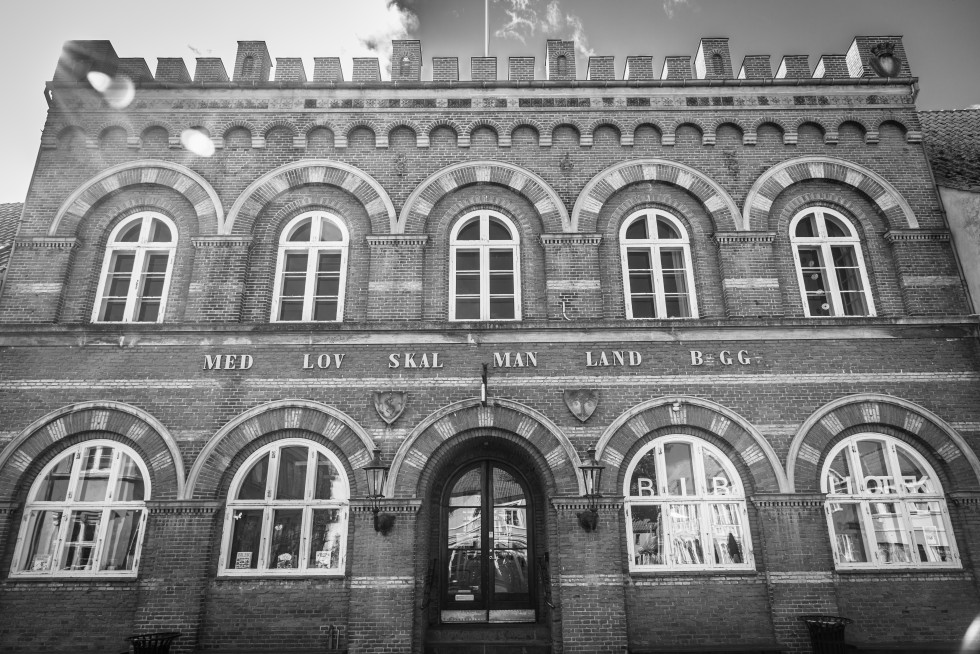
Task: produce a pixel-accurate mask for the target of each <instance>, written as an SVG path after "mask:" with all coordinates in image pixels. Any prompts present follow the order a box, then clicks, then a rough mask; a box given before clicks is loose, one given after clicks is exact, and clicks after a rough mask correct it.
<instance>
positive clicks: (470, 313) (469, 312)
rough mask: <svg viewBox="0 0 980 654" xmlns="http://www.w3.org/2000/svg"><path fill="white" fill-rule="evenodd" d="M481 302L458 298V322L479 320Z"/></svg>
mask: <svg viewBox="0 0 980 654" xmlns="http://www.w3.org/2000/svg"><path fill="white" fill-rule="evenodd" d="M479 319H480V300H473V299H464V298H458V299H457V300H456V320H479Z"/></svg>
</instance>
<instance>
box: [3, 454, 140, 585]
mask: <svg viewBox="0 0 980 654" xmlns="http://www.w3.org/2000/svg"><path fill="white" fill-rule="evenodd" d="M149 497H150V477H149V475H148V474H147V469H146V465H145V464H144V463H143V461H142V460H141V459H140V458H139V456H137V454H136V453H135V452H134V451H133V450H132V449H130V448H128V447H126V446H125V445H122V444H120V443H117V442H115V441H110V440H94V441H86V442H84V443H81V444H79V445H76V446H74V447H73V448H71V449H70V450H67V451H65V452H62V453H61V454H60V455H59V456H57V457H56V458H55V459H54V460H53V461H51V462H50V463H48V465H47V466H45V467H44V469H43V470H42V471H41V474H40V475H38V478H37V480H36V481H35V482H34V485H33V486H32V487H31V491H30V494H29V495H28V496H27V505H26V506H25V507H24V518H23V520H22V521H21V526H20V535H19V537H18V538H17V546H16V549H15V551H14V562H13V566H12V567H11V570H10V573H11V575H12V576H24V577H34V576H38V577H72V576H83V577H88V576H92V575H97V576H100V577H101V576H105V577H135V576H136V571H137V568H138V567H139V557H140V549H141V547H142V542H143V533H144V531H145V528H146V500H147V499H149Z"/></svg>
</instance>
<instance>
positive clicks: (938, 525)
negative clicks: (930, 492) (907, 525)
mask: <svg viewBox="0 0 980 654" xmlns="http://www.w3.org/2000/svg"><path fill="white" fill-rule="evenodd" d="M906 507H907V508H908V512H909V521H910V522H911V526H912V544H913V546H914V547H915V551H916V555H917V556H918V559H917V560H918V561H920V562H922V563H926V562H928V563H940V562H949V561H951V560H952V558H953V551H952V549H951V548H950V546H949V535H948V534H947V533H946V522H945V521H944V520H943V515H942V503H941V502H907V503H906Z"/></svg>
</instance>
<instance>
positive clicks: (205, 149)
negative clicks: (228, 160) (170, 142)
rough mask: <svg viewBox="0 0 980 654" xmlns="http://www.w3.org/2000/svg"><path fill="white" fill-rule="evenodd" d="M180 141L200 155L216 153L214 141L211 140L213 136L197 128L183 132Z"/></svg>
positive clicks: (208, 155)
mask: <svg viewBox="0 0 980 654" xmlns="http://www.w3.org/2000/svg"><path fill="white" fill-rule="evenodd" d="M180 143H181V145H183V146H184V147H185V148H186V149H187V150H189V151H191V152H193V153H194V154H196V155H197V156H199V157H210V156H211V155H212V154H214V142H213V141H211V137H210V136H208V135H207V134H205V133H204V132H203V131H202V130H199V129H196V128H191V129H185V130H184V131H183V132H181V133H180Z"/></svg>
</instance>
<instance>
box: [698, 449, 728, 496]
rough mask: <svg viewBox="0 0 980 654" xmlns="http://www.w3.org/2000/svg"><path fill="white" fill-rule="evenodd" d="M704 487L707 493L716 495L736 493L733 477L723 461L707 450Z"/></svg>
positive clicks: (705, 454) (705, 453) (705, 452)
mask: <svg viewBox="0 0 980 654" xmlns="http://www.w3.org/2000/svg"><path fill="white" fill-rule="evenodd" d="M704 487H705V493H706V494H707V495H711V496H715V497H718V496H721V497H725V496H728V495H733V494H734V493H735V486H734V484H732V478H731V477H729V476H728V473H727V472H725V468H724V467H722V465H721V462H720V461H718V459H716V458H715V457H714V455H712V454H710V453H709V452H707V451H704ZM726 506H727V505H726Z"/></svg>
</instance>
